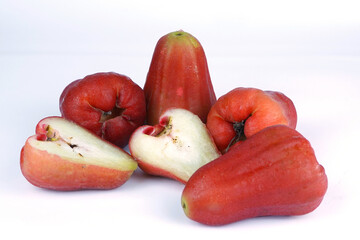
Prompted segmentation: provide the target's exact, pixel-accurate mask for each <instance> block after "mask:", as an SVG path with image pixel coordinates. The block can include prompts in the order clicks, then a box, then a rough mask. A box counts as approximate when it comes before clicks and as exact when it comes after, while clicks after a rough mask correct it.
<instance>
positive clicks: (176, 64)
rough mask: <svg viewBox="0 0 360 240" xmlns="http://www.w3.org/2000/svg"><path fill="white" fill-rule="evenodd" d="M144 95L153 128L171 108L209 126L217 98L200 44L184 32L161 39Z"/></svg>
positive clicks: (156, 49) (170, 34)
mask: <svg viewBox="0 0 360 240" xmlns="http://www.w3.org/2000/svg"><path fill="white" fill-rule="evenodd" d="M144 92H145V97H146V103H147V123H148V124H149V125H155V124H156V123H157V121H158V119H159V117H160V116H161V115H162V114H163V113H164V112H165V111H166V110H167V109H168V108H184V109H187V110H189V111H191V112H192V113H194V114H196V115H198V116H199V117H200V119H201V120H202V121H203V122H204V123H205V122H206V117H207V114H208V112H209V110H210V108H211V106H212V105H213V104H214V103H215V101H216V96H215V92H214V89H213V86H212V83H211V79H210V74H209V70H208V65H207V60H206V56H205V53H204V50H203V48H202V46H201V44H200V42H199V41H198V40H197V39H196V38H195V37H193V36H192V35H190V34H189V33H186V32H184V31H177V32H172V33H169V34H167V35H165V36H163V37H162V38H160V40H159V41H158V43H157V45H156V47H155V51H154V54H153V58H152V61H151V64H150V69H149V72H148V75H147V78H146V82H145V86H144Z"/></svg>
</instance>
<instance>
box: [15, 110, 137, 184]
mask: <svg viewBox="0 0 360 240" xmlns="http://www.w3.org/2000/svg"><path fill="white" fill-rule="evenodd" d="M20 159H21V160H20V167H21V171H22V173H23V175H24V176H25V178H26V179H27V180H28V181H29V182H30V183H32V184H33V185H35V186H38V187H42V188H47V189H54V190H79V189H111V188H116V187H119V186H121V185H122V184H124V183H125V182H126V181H127V180H128V179H129V177H130V176H131V174H132V173H133V171H134V170H135V169H136V168H137V163H136V162H135V161H134V160H133V159H132V157H131V156H130V155H129V154H128V153H126V152H124V151H123V150H121V149H120V148H118V147H116V146H115V145H112V144H111V143H109V142H106V141H104V140H102V139H101V138H99V137H98V136H96V135H94V134H93V133H91V132H89V131H88V130H86V129H85V128H82V127H80V126H79V125H77V124H75V123H73V122H70V121H67V120H66V119H64V118H60V117H49V118H45V119H43V120H41V121H40V122H39V123H38V124H37V126H36V135H34V136H31V137H29V138H28V139H27V140H26V143H25V146H24V147H23V148H22V150H21V158H20Z"/></svg>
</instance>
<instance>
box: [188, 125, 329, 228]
mask: <svg viewBox="0 0 360 240" xmlns="http://www.w3.org/2000/svg"><path fill="white" fill-rule="evenodd" d="M326 190H327V177H326V174H325V171H324V168H323V167H322V166H321V165H319V163H318V162H317V160H316V157H315V153H314V151H313V149H312V147H311V145H310V143H309V142H308V141H307V140H306V139H305V138H304V137H303V136H302V135H300V134H299V133H298V132H297V131H296V130H294V129H291V128H289V127H287V126H284V125H277V126H271V127H268V128H265V129H263V130H261V131H260V132H258V133H256V134H255V135H253V136H251V137H250V138H248V139H247V140H245V141H244V142H243V143H241V144H238V145H237V146H234V147H233V148H232V149H231V150H230V151H229V152H227V153H226V154H224V155H222V156H221V157H219V158H218V159H216V160H214V161H212V162H210V163H208V164H206V165H205V166H203V167H201V168H200V169H199V170H198V171H196V172H195V173H194V174H193V175H192V177H191V178H190V179H189V181H188V182H187V184H186V186H185V188H184V191H183V194H182V207H183V209H184V211H185V213H186V215H187V216H188V217H189V218H190V219H192V220H195V221H197V222H200V223H203V224H208V225H223V224H227V223H231V222H235V221H239V220H242V219H246V218H252V217H257V216H267V215H302V214H306V213H309V212H311V211H313V210H314V209H316V208H317V207H318V206H319V204H320V203H321V201H322V199H323V197H324V195H325V192H326Z"/></svg>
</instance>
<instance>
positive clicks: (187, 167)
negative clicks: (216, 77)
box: [129, 108, 220, 183]
mask: <svg viewBox="0 0 360 240" xmlns="http://www.w3.org/2000/svg"><path fill="white" fill-rule="evenodd" d="M129 149H130V152H131V155H132V156H133V157H134V158H135V159H136V160H137V161H138V163H139V167H140V168H141V169H142V170H144V171H145V172H147V173H149V174H152V175H159V176H165V177H169V178H173V179H176V180H178V181H180V182H182V183H185V182H186V181H187V180H188V179H189V177H190V176H191V175H192V174H193V173H194V172H195V171H196V170H197V169H198V168H199V167H201V166H203V165H204V164H206V163H208V162H210V161H212V160H213V159H215V158H217V157H219V156H220V153H219V151H218V150H217V148H216V145H215V143H214V142H213V139H212V137H211V135H210V134H209V132H208V130H207V129H206V126H205V124H204V123H203V122H202V121H201V120H200V118H199V117H198V116H196V115H195V114H193V113H191V112H190V111H188V110H185V109H180V108H178V109H176V108H174V109H168V110H167V111H166V112H164V113H163V115H162V116H161V117H160V120H159V124H158V125H155V126H142V127H139V128H138V129H137V130H135V132H134V133H133V135H132V136H131V138H130V143H129Z"/></svg>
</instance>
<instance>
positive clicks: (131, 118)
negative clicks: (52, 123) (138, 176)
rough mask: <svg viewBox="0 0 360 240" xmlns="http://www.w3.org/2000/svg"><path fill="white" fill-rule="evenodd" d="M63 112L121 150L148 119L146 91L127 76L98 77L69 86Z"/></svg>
mask: <svg viewBox="0 0 360 240" xmlns="http://www.w3.org/2000/svg"><path fill="white" fill-rule="evenodd" d="M60 111H61V114H62V116H63V117H64V118H66V119H68V120H71V121H73V122H75V123H77V124H79V125H81V126H82V127H85V128H86V129H88V130H90V131H92V132H94V133H95V134H96V135H98V136H100V137H102V138H103V139H105V140H108V141H109V142H111V143H113V144H115V145H117V146H119V147H125V146H126V145H127V144H128V141H129V138H130V135H131V133H132V132H133V131H134V130H135V129H136V128H137V127H139V126H141V125H142V124H143V123H144V121H145V118H146V104H145V96H144V92H143V90H142V89H141V88H140V87H139V86H138V85H137V84H135V83H134V82H133V81H131V79H130V78H128V77H127V76H124V75H121V74H117V73H113V72H109V73H96V74H92V75H89V76H86V77H85V78H83V79H81V80H76V81H74V82H72V83H71V84H69V85H68V86H67V87H66V88H65V89H64V91H63V92H62V94H61V97H60Z"/></svg>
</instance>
